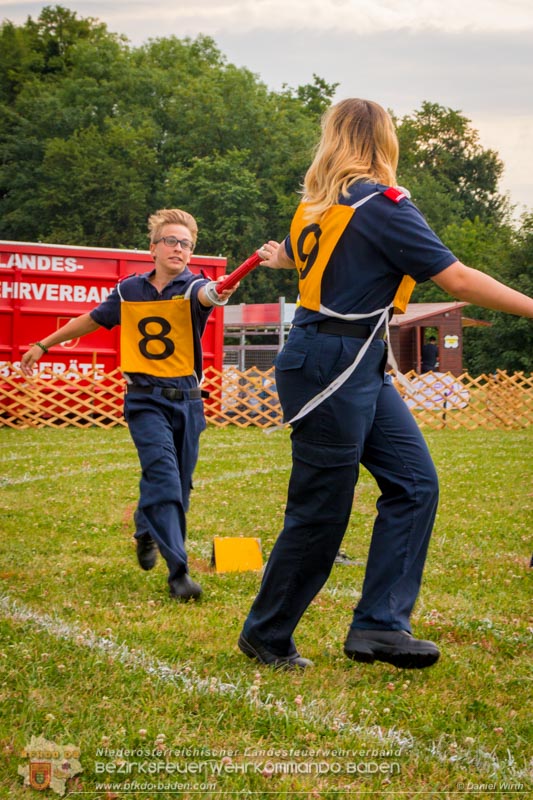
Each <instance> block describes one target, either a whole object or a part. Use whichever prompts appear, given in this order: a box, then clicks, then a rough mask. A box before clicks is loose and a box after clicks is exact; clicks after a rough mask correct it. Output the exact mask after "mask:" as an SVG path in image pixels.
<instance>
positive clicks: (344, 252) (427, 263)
mask: <svg viewBox="0 0 533 800" xmlns="http://www.w3.org/2000/svg"><path fill="white" fill-rule="evenodd" d="M386 188H387V187H386V186H383V185H381V184H375V183H366V182H364V183H362V182H358V183H355V184H353V185H352V186H351V187H350V189H349V197H347V198H346V197H341V198H340V199H339V204H341V205H352V203H355V202H357V201H358V200H360V199H361V198H363V197H366V196H367V195H369V194H372V192H375V191H377V190H384V189H386ZM285 246H286V249H287V253H288V255H289V256H290V258H293V255H294V251H293V248H292V244H291V241H290V235H289V236H288V237H287V238H286V239H285ZM455 261H457V258H456V257H455V256H454V254H453V253H452V252H451V251H450V250H449V249H448V248H447V247H446V246H445V245H444V244H443V243H442V242H441V240H440V239H439V237H438V236H437V235H436V233H434V232H433V231H432V230H431V228H430V227H429V225H428V224H427V222H426V220H425V218H424V217H423V215H422V214H421V212H420V211H419V210H418V209H417V207H416V206H415V205H414V203H412V202H411V201H410V200H409V199H407V198H405V199H403V200H400V202H399V203H395V202H393V201H392V200H389V199H388V198H387V197H385V196H383V195H377V196H376V197H373V198H372V199H371V200H368V201H367V202H366V203H365V204H364V205H362V206H361V207H360V208H357V209H356V211H355V214H354V215H353V217H352V218H351V220H350V222H349V224H348V227H347V228H346V230H345V231H344V233H343V234H342V236H341V238H340V239H339V241H338V243H337V245H336V247H335V249H334V250H333V253H332V254H331V258H330V261H329V263H328V266H327V267H326V270H325V273H324V276H323V280H322V305H323V306H326V307H327V308H330V309H332V310H333V311H336V312H337V313H340V314H366V313H368V312H372V311H376V310H377V309H379V308H385V307H386V306H388V305H389V303H390V302H391V301H392V299H393V297H394V295H395V294H396V290H397V288H398V286H399V284H400V282H401V280H402V278H403V276H404V275H410V276H411V277H412V278H414V280H415V281H416V282H417V283H422V282H423V281H427V280H429V279H430V278H432V277H433V276H434V275H438V273H439V272H442V270H443V269H446V267H449V266H450V265H451V264H453V263H454V262H455ZM324 318H325V315H324V314H321V313H320V312H317V311H310V310H309V309H306V308H304V307H303V306H299V307H298V308H297V309H296V314H295V317H294V323H295V324H296V325H307V324H308V323H310V322H317V321H318V320H320V319H324ZM362 322H365V320H364V319H363V320H362ZM373 322H375V318H374V319H372V318H369V320H368V323H370V324H372V323H373Z"/></svg>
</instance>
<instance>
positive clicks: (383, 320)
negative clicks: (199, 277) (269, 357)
mask: <svg viewBox="0 0 533 800" xmlns="http://www.w3.org/2000/svg"><path fill="white" fill-rule="evenodd" d="M378 194H381V192H372V194H369V195H367V196H366V197H363V199H362V200H358V202H357V203H354V204H353V205H352V208H358V207H359V206H362V205H364V204H365V203H367V202H368V201H369V200H371V199H372V197H375V196H376V195H378ZM392 307H393V303H389V305H388V306H387V307H386V308H378V309H377V311H371V312H369V313H366V314H339V313H338V312H337V311H333V310H332V309H331V308H327V307H326V306H323V305H322V304H321V305H320V309H319V310H320V312H321V313H322V314H325V315H326V316H328V317H333V318H335V319H343V320H346V321H348V322H353V321H355V320H358V319H368V318H369V317H376V316H378V315H379V316H378V320H377V322H376V324H375V326H374V329H373V331H372V333H371V335H370V336H369V337H368V339H367V340H366V341H365V343H364V345H363V346H362V348H361V349H360V350H359V352H358V353H357V356H356V357H355V360H354V361H353V362H352V363H351V364H350V366H349V367H347V368H346V369H345V370H344V372H341V373H340V375H337V377H336V378H335V379H334V380H333V381H332V382H331V383H330V384H329V385H328V386H326V388H325V389H322V391H321V392H319V393H318V394H316V395H315V396H314V397H312V398H311V399H310V400H308V401H307V403H305V405H304V406H302V408H301V409H300V410H299V411H298V413H297V414H295V415H294V417H292V418H291V419H289V420H287V421H286V422H285V425H290V424H292V423H293V422H296V421H297V420H299V419H302V417H305V416H306V414H309V412H310V411H313V410H314V409H315V408H316V407H317V406H319V405H320V403H322V402H323V401H324V400H326V399H327V398H328V397H331V395H332V394H333V393H334V392H336V391H337V389H339V388H340V387H341V386H342V385H343V383H346V381H347V380H348V378H349V377H350V375H351V374H352V373H353V372H355V370H356V369H357V367H358V366H359V364H360V363H361V360H362V359H363V358H364V356H365V353H366V351H367V350H368V348H369V347H370V345H371V344H372V342H373V341H374V339H375V337H376V332H377V331H378V330H379V329H380V328H381V327H382V325H383V324H384V325H385V331H386V338H387V342H388V343H389V353H388V361H389V363H390V365H391V366H392V369H393V371H394V374H395V375H396V378H397V379H398V381H399V382H400V383H401V384H402V386H404V387H405V389H406V390H407V391H409V392H410V393H412V392H413V389H412V387H411V384H410V383H409V381H408V380H407V378H406V377H405V376H404V375H402V373H401V372H400V370H399V368H398V364H397V361H396V358H395V356H394V353H393V352H392V348H391V346H390V332H389V311H390V310H391V308H392ZM282 427H283V425H277V426H275V427H273V428H270V429H269V430H277V429H279V428H282Z"/></svg>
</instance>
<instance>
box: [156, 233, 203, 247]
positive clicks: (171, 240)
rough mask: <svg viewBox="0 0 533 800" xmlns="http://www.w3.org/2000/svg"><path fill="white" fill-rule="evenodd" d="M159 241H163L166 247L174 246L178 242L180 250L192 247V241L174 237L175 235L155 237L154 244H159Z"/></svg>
mask: <svg viewBox="0 0 533 800" xmlns="http://www.w3.org/2000/svg"><path fill="white" fill-rule="evenodd" d="M159 242H164V243H165V244H166V246H167V247H176V245H177V244H179V246H180V247H181V249H182V250H192V249H193V247H194V244H193V242H190V241H189V240H188V239H176V237H175V236H162V237H161V238H160V239H156V240H155V242H154V244H159Z"/></svg>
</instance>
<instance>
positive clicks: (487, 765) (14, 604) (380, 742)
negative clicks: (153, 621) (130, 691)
mask: <svg viewBox="0 0 533 800" xmlns="http://www.w3.org/2000/svg"><path fill="white" fill-rule="evenodd" d="M0 613H1V614H2V615H3V616H4V617H5V618H6V619H10V620H12V621H13V622H15V623H29V624H32V625H34V626H35V627H36V628H38V629H39V630H41V631H45V632H46V633H47V634H49V635H50V636H53V637H56V638H58V639H64V640H66V641H69V642H72V643H75V644H76V645H79V646H80V647H88V648H89V649H90V650H96V651H99V652H102V653H105V654H106V655H107V656H111V657H112V658H113V659H115V660H116V661H119V662H120V663H121V664H124V665H125V666H126V667H130V668H132V669H140V670H143V671H144V672H145V673H146V674H147V675H150V676H154V677H156V678H158V679H159V680H161V681H162V682H164V683H167V684H170V685H174V686H176V687H178V688H179V689H180V690H181V691H183V690H185V691H188V692H195V691H196V692H202V693H206V694H211V695H220V696H231V697H234V698H235V699H237V700H239V701H241V702H247V703H249V704H251V705H253V706H254V707H255V708H257V710H258V711H262V710H265V711H267V712H269V713H271V712H272V713H274V714H280V715H283V716H286V717H289V718H293V719H302V718H303V719H304V720H306V721H307V722H308V723H309V724H311V725H317V726H318V727H319V728H321V729H322V728H323V727H324V726H326V727H329V728H330V730H331V732H332V733H334V732H339V733H343V734H351V735H354V736H357V737H359V738H360V740H361V741H366V742H369V743H372V744H373V747H374V748H375V747H378V748H379V750H380V752H381V751H391V750H392V751H397V750H401V751H409V753H410V754H411V755H412V756H413V757H416V756H417V755H418V756H419V757H422V756H423V757H426V758H427V757H428V755H429V756H431V757H432V758H435V760H437V761H438V762H440V763H447V764H449V765H450V766H451V765H454V766H456V765H459V766H460V767H461V768H462V769H463V770H464V769H465V768H468V769H469V770H475V771H476V774H478V773H479V774H480V775H491V776H494V775H497V776H498V779H499V780H513V781H527V780H528V779H529V777H530V775H529V769H528V765H527V764H525V765H524V766H523V767H520V766H519V765H518V764H517V762H516V760H515V758H514V756H513V754H512V753H511V751H510V750H509V749H508V750H507V755H506V757H505V758H502V760H500V759H499V758H498V755H497V754H496V753H495V752H494V750H492V751H489V750H487V749H485V748H484V747H483V746H482V745H481V746H479V747H477V748H471V747H469V746H468V747H466V746H464V745H462V744H458V743H457V742H455V741H454V739H453V736H451V735H448V734H441V736H440V737H439V738H438V739H437V740H436V741H434V742H430V743H428V744H421V743H419V742H417V741H416V740H415V738H414V737H413V735H412V734H411V733H410V732H409V731H405V730H402V729H398V728H395V727H387V726H381V725H368V726H367V725H364V724H360V723H354V722H352V721H350V720H349V719H348V718H347V715H346V713H345V712H342V711H339V710H336V709H332V708H331V706H329V705H328V706H325V704H324V703H323V702H322V701H321V700H312V701H311V702H309V703H308V704H305V703H303V702H302V703H301V704H300V705H298V707H297V708H294V706H293V705H292V704H289V703H288V701H286V700H279V699H275V698H274V696H273V695H272V694H269V695H268V696H267V697H266V698H265V699H264V700H262V699H261V698H260V691H261V686H260V673H259V672H256V676H259V680H258V679H257V677H256V678H255V680H254V683H253V684H252V685H243V684H242V680H243V677H245V676H240V677H239V680H238V681H237V682H235V683H228V682H225V681H221V680H220V679H219V678H217V677H215V676H211V677H209V676H206V677H201V676H199V675H198V673H197V672H195V671H194V670H193V669H192V668H191V667H190V666H188V665H183V664H176V665H171V664H168V663H166V662H164V661H162V660H161V659H158V658H155V657H153V656H151V655H149V654H148V653H145V652H144V651H143V650H141V649H139V648H135V649H132V648H131V649H130V647H128V645H127V644H125V643H120V642H117V641H116V640H115V639H114V638H113V637H107V636H99V635H98V634H96V633H95V632H94V631H91V630H90V629H87V628H85V629H81V628H80V627H79V626H77V625H70V624H69V623H67V622H65V621H64V620H61V619H60V618H58V617H57V616H54V617H52V616H51V615H49V614H45V613H41V612H39V611H34V610H33V609H31V608H28V607H27V606H24V605H22V604H21V603H19V602H18V601H17V600H14V599H13V598H11V597H9V596H8V595H5V594H4V595H0ZM362 746H363V745H362ZM469 774H470V773H469ZM472 774H473V773H472Z"/></svg>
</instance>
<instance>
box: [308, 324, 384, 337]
mask: <svg viewBox="0 0 533 800" xmlns="http://www.w3.org/2000/svg"><path fill="white" fill-rule="evenodd" d="M316 329H317V331H318V332H319V333H332V334H334V335H335V336H353V337H355V338H356V339H368V338H369V337H370V336H372V333H373V331H374V328H373V327H372V325H358V324H357V323H356V322H340V321H339V322H337V320H334V319H324V320H322V322H318V323H317V326H316ZM384 334H385V325H381V326H380V327H379V328H378V330H377V331H376V334H375V336H376V339H383V336H384Z"/></svg>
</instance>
